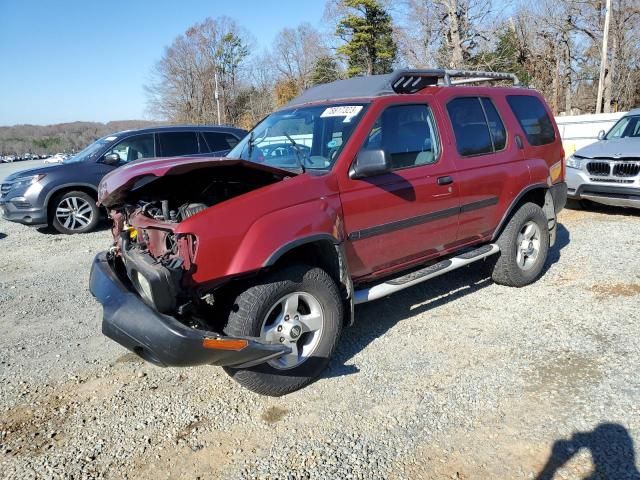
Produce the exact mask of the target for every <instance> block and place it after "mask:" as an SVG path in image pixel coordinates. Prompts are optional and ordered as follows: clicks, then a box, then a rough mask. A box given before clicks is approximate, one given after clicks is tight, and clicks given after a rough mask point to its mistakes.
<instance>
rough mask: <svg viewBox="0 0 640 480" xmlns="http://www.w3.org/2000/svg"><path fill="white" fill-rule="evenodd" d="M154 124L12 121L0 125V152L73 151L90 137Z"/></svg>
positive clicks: (91, 139) (82, 146) (50, 152)
mask: <svg viewBox="0 0 640 480" xmlns="http://www.w3.org/2000/svg"><path fill="white" fill-rule="evenodd" d="M154 124H158V122H150V121H145V120H120V121H114V122H108V123H97V122H72V123H58V124H55V125H44V126H43V125H14V126H12V127H0V154H2V155H9V154H11V155H22V154H24V153H34V154H37V155H42V154H55V153H57V152H69V153H70V152H77V151H79V150H81V149H83V148H84V147H86V146H87V145H89V144H90V143H91V142H93V141H94V140H97V139H98V138H100V137H104V136H105V135H109V134H111V133H114V132H119V131H122V130H131V129H135V128H142V127H146V126H149V125H154Z"/></svg>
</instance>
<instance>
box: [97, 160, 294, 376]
mask: <svg viewBox="0 0 640 480" xmlns="http://www.w3.org/2000/svg"><path fill="white" fill-rule="evenodd" d="M245 163H248V162H243V161H232V160H225V159H222V160H208V161H207V160H206V159H205V160H203V159H196V160H193V161H192V160H189V161H188V163H187V162H186V161H185V159H181V162H176V159H166V160H155V161H148V162H144V163H142V164H139V165H137V166H134V165H132V167H137V168H132V169H129V170H127V168H128V167H124V168H123V169H118V170H116V171H114V172H113V174H111V175H109V176H107V177H105V179H104V180H103V182H102V183H101V185H100V189H99V202H100V203H101V204H102V205H104V206H106V207H107V208H108V209H109V216H110V217H111V219H112V220H113V226H112V233H113V237H114V243H113V246H112V247H111V248H110V249H109V250H108V251H107V252H103V253H101V254H99V255H98V256H97V257H96V259H95V260H94V263H93V266H92V271H91V279H90V290H91V292H92V293H93V295H94V296H95V297H96V298H97V299H98V301H100V303H102V305H103V308H104V317H103V333H105V335H107V336H109V337H110V338H112V339H113V340H116V341H117V342H118V343H120V344H121V345H123V346H125V347H127V348H128V349H129V350H131V351H133V352H135V353H137V354H138V355H140V356H141V357H143V358H145V359H146V360H148V361H150V362H152V363H154V364H157V365H163V366H170V365H173V366H188V365H200V364H215V365H228V366H238V367H240V366H242V367H246V366H250V365H255V364H258V363H262V362H264V361H267V360H269V359H272V358H275V357H277V356H280V355H282V354H284V353H287V350H288V348H287V347H284V346H281V345H276V346H274V345H266V344H262V343H260V342H258V341H256V339H253V338H248V337H247V338H229V337H226V336H225V335H223V333H222V332H221V322H220V321H216V319H215V318H211V317H212V315H214V313H215V311H216V310H215V309H214V308H213V306H212V304H211V303H212V302H211V298H212V297H211V295H210V294H208V293H207V292H206V291H203V290H202V289H201V288H199V287H200V286H199V285H197V284H196V283H195V282H194V281H193V279H192V273H193V271H194V270H195V268H196V265H195V263H194V262H195V256H196V252H197V249H198V238H197V235H196V234H195V233H181V232H177V231H176V230H177V227H178V226H179V225H180V224H181V223H182V222H184V221H185V220H187V219H189V218H191V217H193V216H194V215H198V214H202V213H203V212H204V211H205V210H207V209H208V208H210V207H212V206H214V205H217V204H219V203H221V202H224V201H226V200H229V199H231V198H234V197H236V196H239V195H243V194H244V193H248V192H250V191H252V190H255V189H257V188H261V187H263V186H267V185H269V184H271V183H274V182H277V181H280V180H282V179H284V178H286V177H288V176H291V175H293V174H291V173H289V172H283V171H279V170H277V169H271V168H269V167H264V168H263V167H261V166H257V168H256V166H254V165H249V166H247V165H243V164H245ZM150 164H151V165H150Z"/></svg>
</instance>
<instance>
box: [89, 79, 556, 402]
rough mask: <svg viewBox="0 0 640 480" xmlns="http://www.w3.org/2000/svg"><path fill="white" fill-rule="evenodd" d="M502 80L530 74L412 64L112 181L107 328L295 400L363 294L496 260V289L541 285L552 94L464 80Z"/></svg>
mask: <svg viewBox="0 0 640 480" xmlns="http://www.w3.org/2000/svg"><path fill="white" fill-rule="evenodd" d="M457 77H468V78H457ZM456 78H457V80H455V81H454V80H453V79H456ZM487 78H490V79H499V80H505V79H511V80H513V81H514V82H515V83H517V79H516V78H515V76H513V75H509V74H496V73H486V72H477V73H472V72H460V71H448V70H411V71H402V70H401V71H397V72H395V73H393V74H389V75H381V76H371V77H362V78H354V79H350V80H341V81H338V82H334V83H331V84H327V85H321V86H318V87H315V88H313V89H311V90H308V91H307V92H305V93H303V94H302V95H301V96H300V97H298V98H297V99H294V100H293V101H291V102H290V103H289V104H287V105H286V106H284V107H283V108H282V109H281V110H279V111H277V112H275V113H273V114H271V115H269V116H268V117H267V118H266V119H264V120H263V121H262V122H260V123H259V124H258V125H257V126H256V127H255V128H254V129H253V130H252V131H251V132H250V133H249V135H248V136H246V137H245V138H244V139H243V140H242V141H241V142H240V143H239V144H238V145H236V147H235V148H234V149H233V150H232V151H231V152H230V153H229V155H228V156H227V157H225V158H198V159H192V160H189V161H184V160H182V161H176V160H174V159H165V160H153V161H149V162H144V163H142V164H131V165H127V166H125V167H123V168H120V169H118V170H116V171H115V172H113V173H111V174H109V175H107V176H106V177H105V178H104V179H103V180H102V182H101V183H100V187H99V197H98V201H99V202H100V204H102V205H104V206H105V207H107V208H108V209H109V211H110V216H111V218H112V219H113V222H114V225H113V237H114V243H113V245H112V246H111V248H110V249H109V250H108V251H106V252H102V253H100V254H98V255H97V257H96V258H95V261H94V263H93V266H92V270H91V277H90V290H91V292H92V293H93V295H94V296H95V297H96V298H97V299H98V301H99V302H100V303H102V305H103V308H104V318H103V324H102V329H103V332H104V333H105V334H106V335H107V336H109V337H110V338H112V339H113V340H115V341H117V342H119V343H120V344H121V345H123V346H125V347H127V348H128V349H130V350H131V351H133V352H135V353H137V354H138V355H140V356H141V357H142V358H144V359H146V360H148V361H149V362H151V363H154V364H156V365H165V366H167V365H173V366H189V365H203V364H213V365H221V366H224V368H225V370H226V372H227V373H228V374H229V375H231V376H232V377H233V378H234V379H235V380H237V381H238V382H239V383H240V384H242V385H244V386H245V387H247V388H249V389H251V390H253V391H255V392H258V393H261V394H267V395H282V394H286V393H289V392H292V391H294V390H297V389H299V388H302V387H303V386H305V385H307V384H309V383H310V382H311V381H313V380H314V379H315V378H316V377H317V376H318V375H320V373H321V372H322V371H323V369H324V368H325V366H326V365H327V363H328V361H329V358H330V357H331V355H332V353H333V351H334V349H335V347H336V345H337V342H338V338H339V336H340V332H341V329H342V327H343V325H349V324H350V323H351V322H352V321H353V308H354V305H356V304H361V303H364V302H369V301H372V300H375V299H379V298H383V297H385V296H387V295H389V294H392V293H394V292H397V291H400V290H402V289H405V288H408V287H410V286H412V285H415V284H417V283H419V282H422V281H425V280H428V279H430V278H433V277H435V276H437V275H440V274H443V273H445V272H448V271H451V270H454V269H456V268H460V267H462V266H465V265H469V264H471V263H474V262H478V261H480V260H482V259H486V258H489V257H491V258H490V260H489V261H490V262H491V263H490V265H492V272H493V273H492V276H493V279H494V281H496V282H497V283H500V284H504V285H509V286H513V287H523V286H525V285H528V284H530V283H532V282H534V281H535V280H536V279H537V278H538V277H539V276H540V275H541V273H542V271H543V267H544V265H545V261H546V258H547V254H548V251H549V248H550V246H552V245H553V244H554V241H555V237H556V214H557V212H558V211H559V210H560V209H562V208H563V206H564V204H565V201H566V185H565V183H564V173H565V171H564V152H563V150H562V144H561V141H560V135H559V132H558V129H557V127H556V125H555V123H554V121H553V117H552V115H551V112H550V110H549V108H548V107H547V106H546V104H545V102H544V100H543V98H542V96H541V95H540V94H539V93H538V92H536V91H534V90H530V89H527V88H520V87H515V86H514V87H479V86H466V87H462V86H456V82H461V81H462V82H469V81H476V82H477V81H479V80H486V79H487ZM274 152H278V153H277V154H274ZM480 263H482V262H480ZM398 348H402V346H401V345H399V346H398Z"/></svg>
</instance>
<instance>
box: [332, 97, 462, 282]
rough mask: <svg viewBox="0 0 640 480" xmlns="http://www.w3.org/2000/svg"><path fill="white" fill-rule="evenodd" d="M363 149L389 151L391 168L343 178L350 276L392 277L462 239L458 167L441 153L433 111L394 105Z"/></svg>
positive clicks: (386, 111) (368, 138)
mask: <svg viewBox="0 0 640 480" xmlns="http://www.w3.org/2000/svg"><path fill="white" fill-rule="evenodd" d="M364 149H383V150H385V152H386V153H387V155H388V156H389V157H390V161H391V171H390V172H388V173H384V174H381V175H377V176H373V177H369V178H362V179H357V180H354V179H351V178H346V179H344V180H343V179H341V186H340V196H341V200H342V208H343V214H344V223H345V230H346V233H347V239H348V241H347V242H346V249H347V255H348V261H349V268H350V270H351V272H352V275H353V276H354V277H367V276H372V275H373V276H377V275H382V274H385V273H391V272H392V271H393V270H395V269H399V268H401V267H402V266H404V265H409V264H411V263H414V262H417V261H419V260H424V259H425V258H428V257H431V256H435V255H437V254H438V253H439V252H441V251H443V250H445V249H448V248H450V247H451V246H452V244H453V243H454V242H455V240H456V235H457V227H458V210H459V209H458V207H459V205H458V191H457V187H456V184H455V182H453V177H454V176H455V171H454V166H453V165H452V163H451V161H450V159H449V158H447V157H446V156H445V155H443V154H442V149H441V147H440V142H439V136H438V132H437V128H436V122H435V121H434V117H433V112H432V111H431V109H430V108H429V106H428V105H427V104H426V103H425V104H399V105H391V106H388V107H387V108H386V109H384V111H382V112H381V113H380V115H379V117H378V119H377V120H376V122H375V124H374V125H373V127H372V128H371V130H370V132H369V134H368V136H367V138H366V140H365V142H364V144H363V145H362V147H361V151H362V150H364Z"/></svg>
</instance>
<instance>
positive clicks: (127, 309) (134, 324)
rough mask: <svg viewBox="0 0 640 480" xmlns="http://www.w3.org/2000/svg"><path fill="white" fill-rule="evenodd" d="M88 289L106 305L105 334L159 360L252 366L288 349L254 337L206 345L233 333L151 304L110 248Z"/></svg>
mask: <svg viewBox="0 0 640 480" xmlns="http://www.w3.org/2000/svg"><path fill="white" fill-rule="evenodd" d="M89 289H90V290H91V293H92V294H93V296H94V297H96V299H97V300H98V301H99V302H100V303H101V304H102V307H103V311H104V313H103V319H102V333H104V334H105V335H106V336H107V337H109V338H111V339H112V340H115V341H116V342H118V343H119V344H120V345H122V346H124V347H126V348H128V349H129V350H131V351H132V352H134V353H136V354H138V355H139V356H141V357H142V358H143V359H145V360H147V361H148V362H151V363H153V364H155V365H159V366H163V367H168V366H176V367H187V366H193V365H220V366H236V367H240V366H243V367H247V366H251V365H257V364H259V363H263V362H265V361H267V360H269V359H271V358H275V357H278V356H280V355H282V354H283V353H288V351H289V349H288V348H287V347H285V346H282V345H268V344H264V343H260V342H258V341H256V340H255V339H252V338H242V339H243V340H247V341H248V344H247V346H246V347H245V348H243V349H242V350H239V351H235V350H220V349H207V348H204V347H203V345H202V342H203V340H204V339H205V338H225V339H229V338H231V337H225V336H222V335H220V334H218V333H215V332H208V331H205V330H198V329H194V328H189V327H187V326H186V325H184V324H183V323H181V322H179V321H178V320H176V319H175V318H173V317H171V316H169V315H163V314H161V313H158V312H157V311H155V310H154V309H153V308H151V307H149V306H148V305H147V304H146V303H144V301H143V300H142V299H141V298H140V297H139V296H138V295H137V294H136V293H134V292H133V291H131V290H129V288H128V287H127V286H126V285H125V283H124V282H123V281H122V280H121V279H120V278H119V276H118V274H117V273H116V271H115V270H114V268H113V266H112V265H111V263H110V262H109V261H108V260H107V256H106V252H101V253H99V254H98V255H96V257H95V259H94V260H93V265H92V266H91V276H90V279H89ZM233 338H234V339H235V338H238V337H233Z"/></svg>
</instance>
